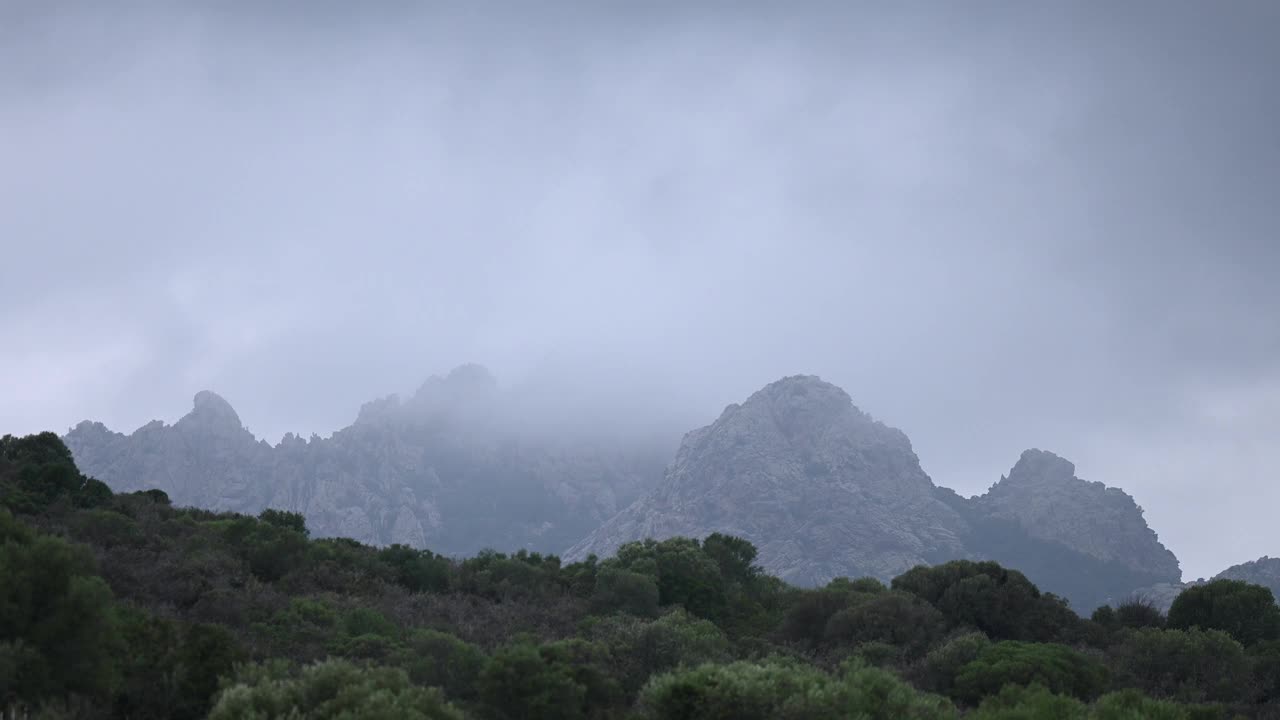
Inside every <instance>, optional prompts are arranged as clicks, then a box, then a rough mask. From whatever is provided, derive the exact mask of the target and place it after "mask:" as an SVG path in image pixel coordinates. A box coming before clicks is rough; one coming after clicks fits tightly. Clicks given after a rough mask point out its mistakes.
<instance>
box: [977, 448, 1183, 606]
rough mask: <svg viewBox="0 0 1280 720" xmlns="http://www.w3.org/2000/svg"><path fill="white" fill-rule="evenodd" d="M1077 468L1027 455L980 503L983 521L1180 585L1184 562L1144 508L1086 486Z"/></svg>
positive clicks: (1098, 486) (1045, 455)
mask: <svg viewBox="0 0 1280 720" xmlns="http://www.w3.org/2000/svg"><path fill="white" fill-rule="evenodd" d="M1075 470H1076V469H1075V465H1073V464H1071V463H1070V462H1068V461H1067V460H1064V459H1062V458H1060V457H1058V456H1057V455H1054V454H1053V453H1050V452H1045V451H1043V450H1027V451H1026V452H1024V453H1023V454H1022V457H1021V458H1019V460H1018V463H1017V464H1016V465H1014V466H1013V469H1012V470H1011V471H1010V472H1009V475H1008V476H1007V477H1003V478H1001V479H1000V482H998V483H996V484H995V485H994V486H993V487H992V488H991V489H990V490H989V491H988V492H987V493H986V494H985V495H982V496H980V497H977V498H975V499H974V501H973V502H974V505H975V506H976V508H977V510H978V511H979V512H980V513H982V514H983V515H985V516H987V517H991V518H997V519H1001V520H1008V521H1011V522H1015V523H1017V524H1018V525H1019V526H1020V527H1022V529H1023V530H1025V531H1026V532H1027V533H1028V534H1029V535H1031V536H1032V537H1035V538H1038V539H1041V540H1050V541H1053V542H1056V543H1060V544H1062V545H1065V546H1066V547H1068V548H1071V549H1072V550H1076V551H1078V552H1081V553H1084V554H1086V555H1089V556H1091V557H1095V558H1097V559H1099V560H1101V561H1104V562H1114V563H1119V564H1121V565H1123V566H1125V567H1127V568H1129V569H1131V570H1134V571H1136V572H1142V573H1150V574H1154V575H1157V576H1160V577H1161V578H1162V579H1163V578H1167V579H1171V580H1172V581H1176V580H1178V579H1180V578H1181V577H1182V571H1181V569H1180V568H1179V566H1178V558H1176V557H1175V556H1174V554H1173V553H1172V552H1170V551H1169V550H1168V548H1166V547H1165V546H1164V545H1161V544H1160V540H1159V537H1158V536H1157V535H1156V533H1155V532H1154V531H1153V530H1152V529H1151V528H1150V527H1148V526H1147V523H1146V521H1145V520H1144V519H1143V517H1142V508H1141V507H1139V506H1138V504H1137V503H1136V502H1134V500H1133V498H1132V497H1130V496H1129V495H1128V494H1126V493H1125V492H1124V491H1123V490H1120V489H1119V488H1109V487H1107V486H1105V485H1103V484H1102V483H1100V482H1086V481H1084V480H1081V479H1080V478H1078V477H1076V476H1075Z"/></svg>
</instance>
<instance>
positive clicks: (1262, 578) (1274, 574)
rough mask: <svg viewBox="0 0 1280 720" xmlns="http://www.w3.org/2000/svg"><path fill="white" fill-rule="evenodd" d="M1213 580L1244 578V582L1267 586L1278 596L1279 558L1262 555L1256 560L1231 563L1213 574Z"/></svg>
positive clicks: (1279, 595) (1279, 584)
mask: <svg viewBox="0 0 1280 720" xmlns="http://www.w3.org/2000/svg"><path fill="white" fill-rule="evenodd" d="M1213 579H1214V580H1244V581H1245V582H1250V583H1253V584H1254V585H1261V586H1263V587H1265V588H1269V589H1270V590H1271V593H1272V594H1273V595H1275V596H1276V598H1280V558H1273V557H1268V556H1266V555H1263V556H1262V557H1260V558H1258V559H1257V560H1250V561H1249V562H1245V563H1240V564H1239V565H1232V566H1231V567H1229V568H1227V569H1226V570H1223V571H1222V572H1220V573H1218V574H1217V575H1214V576H1213Z"/></svg>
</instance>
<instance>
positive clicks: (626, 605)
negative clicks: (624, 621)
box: [591, 565, 658, 617]
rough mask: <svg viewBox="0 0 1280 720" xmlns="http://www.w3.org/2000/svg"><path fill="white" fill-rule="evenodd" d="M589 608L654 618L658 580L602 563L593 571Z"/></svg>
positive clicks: (600, 611) (655, 614)
mask: <svg viewBox="0 0 1280 720" xmlns="http://www.w3.org/2000/svg"><path fill="white" fill-rule="evenodd" d="M591 608H592V610H593V611H595V612H598V613H610V612H625V613H629V614H631V615H635V616H636V617H657V615H658V583H657V581H656V580H655V579H654V578H653V577H652V576H649V575H644V574H641V573H637V572H631V571H630V570H622V569H620V568H615V567H610V566H607V565H606V566H604V567H601V568H600V571H599V573H597V574H596V588H595V592H594V593H593V594H592V597H591Z"/></svg>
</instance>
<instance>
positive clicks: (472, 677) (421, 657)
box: [392, 629, 488, 701]
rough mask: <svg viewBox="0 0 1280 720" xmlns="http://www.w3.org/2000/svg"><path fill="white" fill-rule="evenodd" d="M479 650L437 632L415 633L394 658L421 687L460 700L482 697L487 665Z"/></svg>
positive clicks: (424, 631) (418, 631)
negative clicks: (435, 688)
mask: <svg viewBox="0 0 1280 720" xmlns="http://www.w3.org/2000/svg"><path fill="white" fill-rule="evenodd" d="M487 660H488V659H487V658H486V657H485V654H484V653H483V652H482V651H481V650H480V648H478V647H476V646H475V645H472V644H471V643H468V642H463V641H462V640H459V639H458V638H456V637H454V636H453V635H450V634H448V633H444V632H440V631H438V630H426V629H420V630H414V631H413V632H412V633H411V634H410V635H409V637H408V639H407V641H406V642H405V647H404V648H403V649H402V650H400V651H399V652H398V653H397V654H396V655H395V656H394V657H393V660H392V662H393V664H395V665H397V666H399V667H401V668H404V670H405V671H406V672H408V673H409V679H410V680H412V681H413V682H414V683H416V684H418V685H426V686H431V687H439V688H443V689H444V692H445V695H446V696H447V697H449V698H452V699H457V700H468V701H469V700H474V699H476V698H477V697H478V696H479V692H480V690H479V682H480V673H482V672H483V671H484V667H485V663H486V662H487Z"/></svg>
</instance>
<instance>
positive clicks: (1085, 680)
mask: <svg viewBox="0 0 1280 720" xmlns="http://www.w3.org/2000/svg"><path fill="white" fill-rule="evenodd" d="M1006 685H1041V686H1043V687H1045V688H1046V689H1048V690H1049V691H1050V692H1053V693H1057V694H1062V695H1070V696H1071V697H1075V698H1079V699H1081V700H1092V699H1094V698H1096V697H1098V696H1099V695H1101V694H1102V692H1103V690H1105V689H1106V687H1107V669H1106V668H1105V667H1104V666H1103V665H1102V663H1101V662H1099V661H1097V660H1095V659H1093V658H1091V657H1089V656H1088V655H1085V654H1084V653H1081V652H1078V651H1076V650H1072V649H1071V648H1069V647H1066V646H1064V645H1055V644H1051V643H1025V642H1018V641H1013V640H1007V641H1004V642H1000V643H996V644H994V645H992V646H990V647H988V648H985V649H984V650H983V651H982V652H981V653H979V655H978V657H977V658H976V659H974V660H973V661H972V662H970V663H969V664H967V665H965V666H964V667H963V668H961V669H960V672H959V673H958V674H957V675H956V678H955V683H954V686H953V688H952V692H951V694H952V696H953V697H955V698H956V699H958V700H962V701H964V702H967V703H970V704H973V705H976V704H978V703H979V702H981V700H982V699H983V698H985V697H988V696H990V695H995V694H996V693H998V692H999V691H1000V688H1003V687H1005V686H1006Z"/></svg>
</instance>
